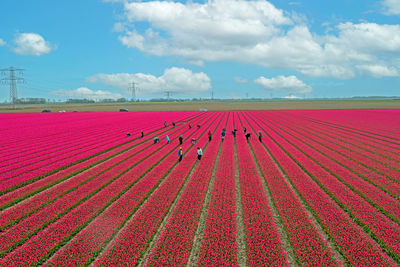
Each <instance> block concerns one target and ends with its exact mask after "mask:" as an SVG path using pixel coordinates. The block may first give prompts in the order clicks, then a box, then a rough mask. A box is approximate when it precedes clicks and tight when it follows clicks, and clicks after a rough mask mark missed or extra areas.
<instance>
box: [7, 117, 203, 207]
mask: <svg viewBox="0 0 400 267" xmlns="http://www.w3.org/2000/svg"><path fill="white" fill-rule="evenodd" d="M194 122H196V120H194ZM182 127H185V126H182ZM178 129H180V127H177V128H176V131H178ZM181 129H183V128H181ZM173 130H174V132H175V129H173ZM163 131H165V129H164V128H162V129H160V130H157V131H155V132H154V133H153V134H154V135H156V134H159V133H161V132H163ZM141 142H143V139H138V140H136V141H132V142H128V143H126V144H124V145H122V146H119V147H116V148H114V149H112V150H111V151H107V150H105V152H104V153H102V152H100V154H99V155H97V156H96V154H94V155H95V156H94V157H93V155H89V156H88V158H89V160H86V161H83V162H81V163H78V164H76V165H72V166H71V167H69V168H66V169H63V170H60V171H58V172H56V173H54V174H51V175H49V176H47V177H44V178H42V179H39V180H38V181H36V182H34V183H33V184H30V185H28V186H24V187H23V188H21V189H19V190H16V191H12V192H10V193H8V194H4V195H2V196H0V206H3V205H6V204H7V202H9V201H13V202H15V201H16V200H18V198H21V199H20V200H23V199H24V196H30V195H31V194H32V192H38V191H41V190H44V189H43V188H47V187H48V186H49V185H51V184H53V183H58V182H60V181H63V180H65V179H67V178H68V177H70V176H71V175H72V174H74V173H76V172H82V171H84V170H85V169H87V168H88V167H93V165H97V164H99V163H101V162H103V161H104V160H105V159H109V157H114V156H115V155H118V154H119V153H120V152H121V151H123V150H128V149H131V148H133V147H135V146H136V145H137V144H139V143H141ZM150 142H151V141H150ZM90 157H91V158H90ZM96 168H97V169H99V170H102V167H101V166H99V167H96ZM65 177H67V178H65ZM27 178H29V176H28V177H24V176H22V177H18V178H14V179H12V180H11V181H10V183H8V184H7V185H8V186H9V187H7V189H9V188H12V187H13V186H14V187H15V186H16V187H18V185H20V186H22V185H24V183H27V180H26V179H27ZM33 180H35V179H32V180H28V182H31V181H33ZM57 181H58V182H57ZM65 185H66V184H63V186H65Z"/></svg>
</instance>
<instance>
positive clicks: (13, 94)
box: [0, 67, 25, 109]
mask: <svg viewBox="0 0 400 267" xmlns="http://www.w3.org/2000/svg"><path fill="white" fill-rule="evenodd" d="M0 71H1V74H2V76H5V75H6V72H9V76H8V77H6V78H2V79H1V83H2V84H3V83H5V84H7V83H9V84H10V100H11V102H12V104H13V108H14V109H15V104H16V102H17V99H18V92H17V82H18V83H23V82H24V81H25V80H24V78H21V77H17V76H15V72H16V71H18V72H19V74H20V75H23V71H24V69H17V68H14V67H9V68H6V69H0Z"/></svg>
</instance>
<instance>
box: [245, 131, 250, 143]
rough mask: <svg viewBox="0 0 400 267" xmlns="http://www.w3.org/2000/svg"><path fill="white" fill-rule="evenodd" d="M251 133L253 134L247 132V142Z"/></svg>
mask: <svg viewBox="0 0 400 267" xmlns="http://www.w3.org/2000/svg"><path fill="white" fill-rule="evenodd" d="M250 135H251V134H250V133H247V134H246V140H247V142H249V138H250Z"/></svg>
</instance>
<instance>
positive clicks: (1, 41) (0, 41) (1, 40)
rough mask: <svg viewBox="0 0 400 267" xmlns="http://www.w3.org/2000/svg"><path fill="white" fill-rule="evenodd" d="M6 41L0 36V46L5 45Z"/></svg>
mask: <svg viewBox="0 0 400 267" xmlns="http://www.w3.org/2000/svg"><path fill="white" fill-rule="evenodd" d="M6 44H7V43H6V41H4V40H3V39H1V38H0V46H5V45H6Z"/></svg>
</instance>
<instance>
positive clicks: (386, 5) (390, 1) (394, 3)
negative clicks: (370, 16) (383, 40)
mask: <svg viewBox="0 0 400 267" xmlns="http://www.w3.org/2000/svg"><path fill="white" fill-rule="evenodd" d="M382 6H383V13H384V14H386V15H400V0H383V1H382Z"/></svg>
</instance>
